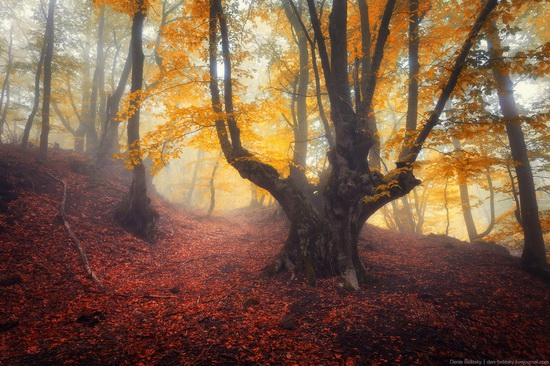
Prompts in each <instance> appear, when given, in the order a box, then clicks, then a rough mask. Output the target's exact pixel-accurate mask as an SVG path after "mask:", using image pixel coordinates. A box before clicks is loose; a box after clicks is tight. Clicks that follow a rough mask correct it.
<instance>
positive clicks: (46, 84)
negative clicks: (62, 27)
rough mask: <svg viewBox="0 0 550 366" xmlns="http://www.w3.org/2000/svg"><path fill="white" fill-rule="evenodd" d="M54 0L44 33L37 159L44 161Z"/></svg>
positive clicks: (46, 140)
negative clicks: (40, 128)
mask: <svg viewBox="0 0 550 366" xmlns="http://www.w3.org/2000/svg"><path fill="white" fill-rule="evenodd" d="M55 4H56V0H50V5H49V6H48V17H47V19H46V31H45V34H44V44H45V50H46V51H45V54H44V95H43V97H42V130H41V131H40V152H39V157H38V158H39V160H41V161H45V160H46V159H47V155H48V135H49V133H50V98H51V87H52V58H53V47H54V21H53V20H54V19H53V18H54V13H55Z"/></svg>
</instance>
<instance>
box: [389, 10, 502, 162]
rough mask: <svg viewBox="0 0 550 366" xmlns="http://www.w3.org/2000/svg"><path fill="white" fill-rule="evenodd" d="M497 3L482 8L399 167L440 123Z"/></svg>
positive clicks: (411, 160) (411, 159) (414, 157)
mask: <svg viewBox="0 0 550 366" xmlns="http://www.w3.org/2000/svg"><path fill="white" fill-rule="evenodd" d="M497 5H498V0H489V1H487V3H486V4H485V6H484V7H483V9H482V10H481V12H480V14H479V16H478V17H477V19H476V22H475V23H474V25H473V27H472V29H471V30H470V33H469V34H468V37H467V38H466V41H464V44H463V45H462V48H461V50H460V52H459V54H458V56H457V57H456V60H455V63H454V67H453V69H452V71H451V75H450V77H449V79H448V80H447V83H446V84H445V86H444V87H443V90H442V91H441V95H440V97H439V100H438V101H437V104H436V107H435V109H434V111H433V112H432V113H431V115H430V117H429V118H428V121H427V122H426V124H425V125H424V127H423V128H422V130H421V131H420V133H419V134H418V137H417V138H416V140H415V142H414V144H413V145H412V147H411V151H410V154H408V155H407V156H406V157H404V158H403V159H401V160H400V161H399V162H398V163H397V165H398V167H399V166H405V165H410V164H412V163H413V162H415V161H416V158H417V157H418V154H419V153H420V150H421V149H422V146H423V145H424V142H425V141H426V139H427V137H428V135H429V134H430V132H431V131H432V129H433V128H434V127H435V126H436V125H437V124H438V123H439V117H440V116H441V113H442V112H443V109H444V108H445V104H446V103H447V100H448V99H449V97H450V95H451V93H452V92H453V89H454V88H455V86H456V84H457V82H458V77H459V76H460V74H461V73H462V69H463V68H464V65H465V62H466V58H467V57H468V53H469V52H470V49H471V48H472V46H473V45H474V43H475V41H476V38H477V36H478V34H479V32H480V31H481V28H482V27H483V24H484V23H485V21H486V20H487V18H488V17H489V14H490V13H491V12H492V11H493V9H494V8H495V7H496V6H497Z"/></svg>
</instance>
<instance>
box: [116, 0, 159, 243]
mask: <svg viewBox="0 0 550 366" xmlns="http://www.w3.org/2000/svg"><path fill="white" fill-rule="evenodd" d="M146 11H147V9H146V7H145V5H144V1H143V0H140V1H139V2H138V4H136V11H135V13H134V17H133V21H132V39H131V43H132V87H131V92H132V95H133V98H132V101H131V103H130V104H131V105H130V110H131V111H133V114H132V116H131V117H130V119H129V120H128V149H129V153H130V156H131V158H132V160H133V161H134V163H133V171H132V173H133V174H132V184H131V186H130V191H129V192H128V194H127V195H126V196H125V197H124V199H123V200H122V202H121V203H120V204H119V205H118V207H117V208H116V211H115V219H116V220H117V221H118V222H120V223H121V224H122V225H123V226H124V227H126V228H127V229H128V230H130V231H131V232H133V233H135V234H136V235H138V236H141V237H144V238H146V239H149V240H150V239H152V235H153V233H154V230H155V227H156V222H157V220H158V217H159V215H158V213H157V212H156V211H155V210H154V209H153V208H152V207H151V200H150V199H149V197H148V196H147V179H146V177H145V174H146V172H145V167H144V165H143V163H142V161H141V151H140V145H139V139H140V137H139V117H140V105H141V90H142V86H143V63H144V55H143V50H142V34H143V22H144V20H145V16H146Z"/></svg>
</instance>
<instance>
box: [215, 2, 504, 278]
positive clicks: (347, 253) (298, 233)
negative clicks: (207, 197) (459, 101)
mask: <svg viewBox="0 0 550 366" xmlns="http://www.w3.org/2000/svg"><path fill="white" fill-rule="evenodd" d="M307 3H308V8H309V12H310V17H311V23H312V26H313V30H314V34H315V39H316V42H317V45H318V49H319V54H320V57H321V64H322V67H323V71H324V73H325V75H324V76H325V84H326V87H327V91H328V94H329V100H330V104H331V119H332V122H333V124H334V127H335V133H336V135H335V136H336V137H335V140H334V147H333V148H332V149H331V150H330V151H329V153H328V159H329V161H330V163H331V167H332V170H331V172H330V177H329V179H328V181H327V184H326V186H325V188H324V191H323V197H324V203H325V205H324V206H325V210H324V212H321V213H319V212H318V211H317V210H316V209H315V208H314V206H313V205H312V203H311V201H310V200H309V199H307V198H306V195H305V192H303V191H301V190H300V189H298V188H297V186H296V185H295V184H294V182H293V181H292V179H289V178H282V177H281V176H280V174H279V173H278V172H277V170H276V169H275V168H274V167H272V166H271V165H269V164H265V163H263V162H262V161H260V160H259V159H258V157H256V156H254V155H253V154H252V153H250V152H249V151H247V150H246V149H245V148H243V145H242V142H241V140H240V131H239V127H238V125H237V122H236V121H235V119H234V118H233V116H234V109H233V103H232V79H231V58H230V52H229V49H230V47H229V35H228V25H227V18H226V16H225V14H224V13H223V9H222V4H221V0H212V1H211V3H210V5H211V7H210V32H209V66H210V92H211V101H212V109H213V111H214V112H215V113H216V115H217V118H216V120H215V126H216V132H217V135H218V139H219V142H220V146H221V149H222V151H223V153H224V156H225V158H226V160H227V162H228V163H229V164H231V165H232V166H233V167H234V168H235V169H236V170H237V171H238V172H239V174H240V175H241V177H243V178H245V179H248V180H250V181H251V182H253V183H254V184H256V185H257V186H259V187H261V188H263V189H265V190H267V191H269V192H270V193H271V194H272V196H273V197H274V198H275V199H276V200H277V201H278V202H279V204H280V205H281V207H282V208H283V210H284V211H285V214H286V215H287V217H288V218H289V220H290V222H291V228H290V233H289V236H288V239H287V241H286V243H285V246H284V248H283V249H282V251H281V253H280V254H279V255H278V257H277V258H276V260H275V261H274V262H273V263H272V264H271V265H269V266H268V267H267V268H266V272H267V273H268V274H274V273H277V272H278V271H279V270H281V269H283V268H286V269H288V270H289V271H290V272H291V273H292V274H293V275H294V274H295V273H299V272H302V273H305V276H306V278H307V280H308V282H309V283H312V284H314V283H315V281H316V279H317V278H319V277H327V276H339V277H340V283H341V285H342V287H344V288H349V289H358V288H359V284H360V283H362V282H364V281H366V280H367V279H368V275H367V271H366V270H365V267H364V265H363V263H362V261H361V259H360V257H359V252H358V245H357V244H358V237H359V234H360V231H361V228H362V227H363V225H364V223H365V222H366V220H367V219H368V218H369V217H370V216H371V215H372V214H374V213H375V212H376V211H377V210H378V209H380V208H381V207H383V206H384V205H385V204H387V203H388V202H391V201H392V200H394V199H396V198H399V197H402V196H404V195H405V194H407V193H409V192H410V191H411V190H412V189H413V188H414V187H415V186H417V185H418V184H419V183H420V182H419V181H418V180H417V179H416V178H415V177H414V175H413V172H412V167H411V165H412V163H413V162H414V161H415V160H416V157H417V156H418V153H419V152H420V149H421V148H422V145H423V143H424V141H425V139H426V138H427V137H428V135H429V133H430V131H431V129H432V128H433V127H434V126H435V125H436V124H437V123H438V122H439V116H440V114H441V112H442V110H443V107H444V105H445V103H446V101H447V99H448V97H449V95H450V93H451V92H452V90H453V88H454V86H455V85H456V82H457V80H458V76H459V75H460V72H461V70H462V68H463V66H464V62H465V60H466V57H467V54H468V52H469V50H470V48H471V46H472V45H473V42H474V40H475V38H476V37H477V34H478V32H479V30H480V29H481V26H482V24H483V22H484V21H485V19H486V17H487V16H488V14H489V13H490V11H491V10H492V9H493V8H494V7H495V6H496V4H497V1H496V0H490V1H489V5H487V6H486V7H485V8H484V9H483V11H482V13H481V14H480V16H479V17H478V19H477V20H476V23H475V25H474V26H473V27H472V30H471V32H470V34H469V35H468V38H467V39H466V40H465V42H464V44H463V46H462V49H461V50H460V52H459V54H458V56H457V58H456V60H455V66H454V68H453V70H452V72H451V76H450V78H449V80H448V82H447V83H446V85H445V86H444V89H443V93H442V95H441V96H440V98H439V100H438V103H437V106H436V110H435V112H434V113H433V114H432V115H431V117H430V119H429V120H428V122H427V124H426V127H425V128H424V130H423V131H422V133H421V134H420V135H419V137H418V138H417V141H416V142H417V144H415V145H414V147H413V149H411V153H410V154H408V155H407V158H405V159H403V160H402V161H400V162H399V163H398V164H397V168H396V169H394V170H392V171H390V172H389V173H388V174H386V175H385V176H383V175H382V174H381V173H380V172H379V171H378V170H375V169H372V170H371V169H370V168H369V164H368V161H367V156H368V154H369V150H370V149H371V147H372V146H373V145H374V144H375V143H376V138H375V135H374V133H373V131H372V129H371V126H370V125H369V118H368V117H369V111H370V110H372V101H373V98H374V92H375V88H376V81H377V74H378V71H379V69H380V65H381V63H382V59H383V54H384V48H385V44H386V41H387V39H388V35H389V23H390V20H391V17H392V14H393V9H394V6H395V4H396V1H393V0H389V1H388V2H387V5H386V8H385V9H384V15H383V17H382V20H381V22H380V27H379V33H378V38H377V42H376V46H375V51H374V53H373V57H372V63H371V66H370V70H369V77H368V80H367V87H366V88H365V93H364V95H363V96H362V99H361V104H360V108H358V111H357V112H356V111H354V110H353V105H352V101H351V92H350V85H349V80H348V79H349V78H348V62H347V1H346V0H334V1H333V2H332V12H331V15H330V17H329V19H330V24H329V34H330V41H331V48H330V57H329V54H328V50H327V47H326V45H325V35H324V33H323V30H322V27H321V24H320V19H319V16H318V14H317V9H316V4H315V1H314V0H307ZM218 25H219V26H218ZM218 28H219V29H218ZM218 32H219V34H220V35H221V46H222V52H223V64H224V83H223V86H224V99H225V100H224V102H223V103H222V101H221V93H220V90H219V77H218V68H217V65H218V53H217V52H218V51H217V47H218V41H219V40H218Z"/></svg>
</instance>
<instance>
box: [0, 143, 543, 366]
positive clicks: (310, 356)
mask: <svg viewBox="0 0 550 366" xmlns="http://www.w3.org/2000/svg"><path fill="white" fill-rule="evenodd" d="M78 159H81V157H80V156H79V155H76V154H73V153H68V152H61V151H51V154H50V160H49V161H48V162H47V163H45V164H38V163H36V161H35V155H33V153H32V152H31V153H22V152H20V151H18V150H9V148H8V147H0V365H139V364H141V365H379V364H391V365H397V364H401V365H412V364H420V365H444V364H445V365H448V364H461V363H462V364H476V363H474V362H477V361H479V362H481V363H482V362H483V361H485V364H491V363H490V361H495V363H494V364H496V361H505V360H506V361H510V362H516V363H515V364H518V362H522V364H527V363H526V362H527V361H531V362H532V364H535V363H534V361H538V364H548V361H549V360H550V316H549V315H550V310H549V309H550V291H549V285H548V284H544V283H542V281H540V280H539V279H537V278H534V277H532V276H530V275H528V274H526V273H524V272H523V271H522V270H521V269H520V265H519V261H518V259H517V258H513V257H511V256H509V255H507V254H505V253H503V252H501V251H500V250H499V248H498V247H494V246H493V247H487V248H481V247H474V246H472V245H470V244H467V243H464V242H460V241H458V240H455V239H452V238H448V237H444V236H404V235H400V234H396V233H392V232H388V231H385V230H382V229H379V228H375V227H372V226H368V225H367V226H366V228H365V229H364V233H363V235H362V237H361V242H360V249H361V253H362V256H363V257H364V260H365V263H366V265H367V267H368V269H369V271H370V273H372V274H373V276H374V281H373V283H371V284H369V285H367V286H364V287H363V288H362V289H361V290H359V291H356V292H348V291H345V290H342V289H340V288H338V286H337V282H336V281H335V280H334V279H327V280H321V281H320V282H319V284H318V286H316V287H311V286H308V285H306V284H305V282H304V281H303V279H301V278H296V279H293V280H290V275H289V274H288V273H283V274H280V275H277V276H275V277H272V278H266V277H264V276H263V275H262V269H263V267H264V266H265V265H266V264H267V263H269V261H270V260H271V259H272V258H273V257H274V256H275V255H276V254H277V252H278V250H279V249H280V248H281V246H282V244H283V242H284V240H285V233H286V232H285V223H284V222H282V221H274V220H272V219H271V218H270V217H271V213H272V212H271V211H270V210H268V209H264V210H256V211H253V212H247V211H245V210H239V211H233V212H231V213H230V214H228V215H225V216H214V217H210V218H205V217H201V216H199V215H197V214H192V213H189V212H187V211H185V210H183V209H181V208H180V207H177V206H175V205H171V204H168V203H166V202H164V201H162V200H161V199H160V198H157V197H154V198H153V203H154V206H155V208H156V209H157V210H158V211H159V212H160V214H161V219H160V221H159V228H158V233H157V235H156V238H155V242H154V243H148V242H145V241H142V240H140V239H137V238H136V237H134V236H132V235H131V234H129V233H127V232H125V231H124V230H122V229H121V228H120V227H119V226H117V225H116V224H115V223H114V222H113V221H112V211H113V207H114V205H115V204H116V203H117V202H119V200H120V199H121V197H122V195H123V194H124V193H125V192H126V189H127V188H126V187H127V186H126V185H127V184H128V182H129V180H128V176H127V174H126V175H125V174H123V173H121V172H120V173H116V172H102V171H100V172H86V171H84V170H83V169H78V167H79V165H78V164H74V163H72V166H73V170H75V171H80V173H76V172H74V171H71V169H70V166H71V162H73V161H75V160H78ZM81 173H87V174H89V175H84V174H81ZM56 179H59V180H64V182H65V184H66V189H67V201H66V214H67V215H66V217H67V222H68V223H69V225H70V227H71V228H72V230H74V232H75V235H76V236H77V237H78V239H79V240H80V241H81V244H82V247H83V248H84V250H85V251H86V253H87V255H88V258H89V260H90V265H91V268H92V269H93V270H94V271H95V274H96V275H97V277H98V278H99V280H100V281H101V283H102V284H103V286H104V290H101V289H100V288H98V287H97V286H96V285H95V284H94V283H93V282H92V281H91V280H90V277H88V276H87V275H86V272H85V270H84V267H83V264H82V260H81V257H80V255H79V253H78V251H77V249H76V247H75V246H74V244H73V240H72V239H71V236H70V235H69V234H68V231H67V229H66V227H64V222H63V219H62V217H61V216H60V215H59V211H58V210H59V207H60V203H61V201H62V198H63V186H62V184H61V183H60V182H59V181H58V180H56ZM481 363H480V364H481ZM500 364H503V363H500Z"/></svg>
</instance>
